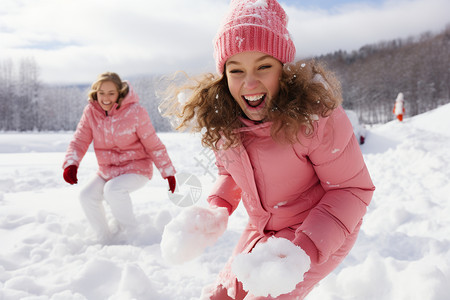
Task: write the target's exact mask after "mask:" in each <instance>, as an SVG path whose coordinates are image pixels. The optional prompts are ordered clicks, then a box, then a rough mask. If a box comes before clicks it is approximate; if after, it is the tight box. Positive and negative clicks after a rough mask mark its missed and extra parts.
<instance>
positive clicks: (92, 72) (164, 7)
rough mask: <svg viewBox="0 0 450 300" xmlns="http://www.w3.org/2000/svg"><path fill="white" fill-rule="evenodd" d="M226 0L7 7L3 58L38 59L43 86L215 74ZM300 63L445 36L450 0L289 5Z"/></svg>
mask: <svg viewBox="0 0 450 300" xmlns="http://www.w3.org/2000/svg"><path fill="white" fill-rule="evenodd" d="M227 6H228V0H195V1H185V0H165V1H153V0H147V1H144V0H127V1H117V0H113V1H101V0H66V1H60V0H2V5H1V7H0V52H1V58H2V59H4V58H12V59H13V60H14V61H16V60H20V59H21V58H23V57H29V56H32V57H35V59H36V61H37V63H38V65H39V66H40V69H41V78H42V80H43V81H45V82H50V83H56V82H87V83H89V82H91V81H92V80H93V79H95V78H96V76H97V74H98V73H101V72H103V71H106V70H110V71H116V72H118V73H119V74H121V76H122V77H126V76H131V75H134V74H144V73H159V74H160V73H171V72H174V71H176V70H186V71H188V72H191V73H197V72H205V71H214V62H213V56H212V50H213V48H212V39H213V37H214V35H215V33H216V30H217V28H218V26H219V24H220V21H221V18H222V17H223V14H224V13H225V11H226V9H227ZM285 8H286V11H287V13H288V15H289V20H290V21H289V29H290V31H291V33H292V35H293V37H294V42H295V44H296V46H297V53H298V56H308V55H312V54H322V53H326V52H331V51H334V50H338V49H345V50H353V49H358V48H359V47H361V46H362V45H364V44H367V43H374V42H377V41H380V40H389V39H393V38H397V37H407V36H409V35H412V34H420V33H422V32H424V31H427V30H440V29H443V28H444V26H445V24H446V22H450V20H449V17H448V11H450V2H449V1H448V0H401V1H393V0H390V1H385V2H384V3H383V4H381V5H378V6H373V5H372V6H369V5H346V6H340V7H339V8H338V9H336V8H334V9H333V11H331V12H329V11H325V10H319V9H317V10H314V11H307V10H301V9H300V8H296V7H293V6H286V5H285Z"/></svg>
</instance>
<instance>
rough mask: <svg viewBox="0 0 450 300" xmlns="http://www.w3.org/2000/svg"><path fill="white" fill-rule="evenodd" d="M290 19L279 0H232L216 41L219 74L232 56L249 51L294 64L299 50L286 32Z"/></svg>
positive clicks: (215, 55) (215, 53) (215, 57)
mask: <svg viewBox="0 0 450 300" xmlns="http://www.w3.org/2000/svg"><path fill="white" fill-rule="evenodd" d="M287 21H288V18H287V15H286V13H285V11H284V10H283V8H282V7H281V5H280V4H279V3H278V2H277V1H276V0H231V4H230V8H229V11H228V13H227V15H226V16H225V19H224V20H223V23H222V25H221V27H220V28H219V30H218V32H217V35H216V37H215V38H214V59H215V60H216V69H217V72H218V73H219V74H222V73H223V71H224V65H225V62H226V61H227V60H228V58H230V57H231V56H233V55H235V54H238V53H241V52H245V51H259V52H263V53H266V54H269V55H271V56H273V57H275V58H276V59H278V60H279V61H280V62H282V63H283V64H284V63H287V62H292V61H293V60H294V57H295V46H294V43H293V41H292V39H291V36H290V34H289V32H288V30H287V28H286V25H287Z"/></svg>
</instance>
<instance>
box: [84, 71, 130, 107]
mask: <svg viewBox="0 0 450 300" xmlns="http://www.w3.org/2000/svg"><path fill="white" fill-rule="evenodd" d="M106 81H111V82H112V83H114V85H115V86H116V88H117V91H118V92H119V97H118V99H117V103H118V105H117V109H119V108H120V106H121V105H122V101H123V99H124V98H125V96H126V95H127V94H128V92H129V90H130V88H129V86H128V83H127V82H126V81H122V79H120V76H119V75H118V74H117V73H114V72H104V73H102V74H100V75H98V77H97V80H96V81H95V82H94V83H93V84H92V85H91V89H90V91H89V93H88V96H89V98H88V101H98V100H97V92H98V90H99V89H100V86H101V85H102V83H103V82H106Z"/></svg>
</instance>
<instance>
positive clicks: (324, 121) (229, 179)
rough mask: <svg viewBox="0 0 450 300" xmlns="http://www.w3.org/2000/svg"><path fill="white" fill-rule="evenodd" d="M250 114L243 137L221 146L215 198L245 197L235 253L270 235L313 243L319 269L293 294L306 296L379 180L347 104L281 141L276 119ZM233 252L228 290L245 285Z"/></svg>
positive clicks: (353, 229)
mask: <svg viewBox="0 0 450 300" xmlns="http://www.w3.org/2000/svg"><path fill="white" fill-rule="evenodd" d="M242 121H243V122H244V124H245V125H246V126H245V127H242V128H241V129H240V133H241V136H242V140H243V142H242V145H239V146H237V147H233V148H229V149H226V150H219V151H218V152H216V159H217V162H216V164H217V167H218V170H219V179H218V181H217V183H216V185H215V186H214V188H213V190H212V192H211V195H210V196H209V197H208V201H209V202H210V205H216V206H221V207H227V208H228V209H229V212H230V214H231V213H232V212H233V211H234V210H235V209H236V207H237V206H238V204H239V202H240V200H241V199H242V202H243V204H244V206H245V208H246V210H247V213H248V215H249V222H248V225H247V227H246V229H245V230H244V233H243V234H242V236H241V238H240V241H239V243H238V245H237V246H236V248H235V251H234V254H233V255H237V254H239V253H242V252H249V251H251V249H252V248H253V247H254V246H255V244H256V243H258V242H261V241H265V240H266V239H267V238H268V237H270V236H276V237H284V238H287V239H289V240H291V241H293V242H294V243H295V244H296V245H298V246H300V247H301V248H302V249H303V250H305V252H306V253H307V254H308V255H309V256H310V258H311V261H312V265H311V269H310V271H309V272H307V273H306V274H305V280H304V282H302V283H300V284H299V285H298V286H297V289H296V291H294V292H293V293H291V294H290V295H291V296H290V297H292V296H296V297H299V299H302V297H303V296H304V295H306V294H307V293H308V292H309V290H311V289H312V287H313V286H314V285H315V284H316V283H317V282H318V281H320V279H322V278H323V277H325V276H326V275H327V274H328V273H330V272H331V271H332V270H333V269H334V268H336V266H337V265H338V264H339V263H340V262H341V261H342V260H343V259H344V257H345V256H346V255H347V254H348V252H349V251H350V249H351V247H352V246H353V244H354V242H355V240H356V237H357V234H358V231H359V227H360V225H361V221H362V218H363V216H364V214H365V213H366V208H367V205H369V202H370V200H371V198H372V194H373V191H374V189H375V187H374V185H373V183H372V181H371V178H370V175H369V173H368V170H367V168H366V165H365V163H364V160H363V156H362V153H361V150H360V148H359V144H358V142H357V140H356V138H355V136H354V134H353V130H352V125H351V123H350V121H349V120H348V118H347V116H346V114H345V112H344V110H343V109H342V107H339V108H337V109H335V110H334V112H333V113H332V114H331V115H330V116H329V117H326V118H320V119H319V120H318V121H316V124H315V132H314V134H313V135H312V136H310V137H305V136H300V137H299V139H300V143H295V144H282V143H277V142H275V141H274V140H273V139H272V138H271V136H270V126H271V123H262V124H257V125H255V124H253V122H252V121H249V120H242ZM232 259H233V258H231V259H230V261H229V263H228V264H227V266H226V267H225V269H224V270H223V271H222V273H221V274H220V276H219V282H218V285H222V286H223V287H225V288H227V289H228V294H230V293H231V294H232V293H236V292H238V288H237V287H236V284H237V282H236V280H235V277H234V275H233V274H232V273H231V269H230V264H231V261H232ZM246 299H247V298H246ZM283 299H284V298H283ZM287 299H291V298H289V296H288V298H287Z"/></svg>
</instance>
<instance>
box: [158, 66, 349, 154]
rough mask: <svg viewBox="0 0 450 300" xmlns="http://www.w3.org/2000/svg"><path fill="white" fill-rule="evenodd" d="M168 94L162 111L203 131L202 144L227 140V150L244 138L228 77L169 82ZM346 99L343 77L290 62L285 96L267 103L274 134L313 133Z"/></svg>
mask: <svg viewBox="0 0 450 300" xmlns="http://www.w3.org/2000/svg"><path fill="white" fill-rule="evenodd" d="M224 73H225V72H224ZM166 92H167V93H166V95H167V97H166V98H165V100H164V101H163V102H162V103H161V105H160V111H161V112H162V113H163V115H164V116H168V117H171V118H172V121H175V125H174V127H175V129H177V130H184V129H190V130H191V131H193V132H201V133H202V144H203V145H204V146H207V147H210V148H212V149H214V150H217V149H218V145H217V142H218V141H219V140H220V139H222V138H223V139H224V142H225V143H224V145H223V146H224V147H225V148H227V147H230V146H233V145H236V144H237V143H239V142H240V134H239V133H238V131H237V130H236V129H238V128H240V127H242V126H243V124H242V122H241V121H240V120H239V117H240V116H244V112H243V111H242V109H241V108H240V106H239V105H238V103H237V102H236V101H235V100H234V99H233V97H232V96H231V93H230V91H229V89H228V83H227V77H226V76H225V75H221V76H219V75H214V74H211V73H207V74H205V75H203V76H201V77H200V78H188V82H187V83H186V84H184V85H182V86H181V87H177V86H169V88H168V89H167V91H166ZM183 97H185V98H187V99H182V98H183ZM341 103H342V96H341V87H340V84H339V81H338V80H337V79H336V77H335V76H334V74H333V73H331V72H330V71H327V70H326V69H325V68H324V66H323V65H322V64H320V63H318V62H316V61H314V60H311V61H299V62H296V63H293V64H286V65H284V66H283V71H282V75H281V78H280V91H279V94H278V95H277V97H274V98H273V99H272V101H270V103H269V105H268V107H266V109H267V118H266V121H270V122H272V126H271V136H272V138H273V139H274V140H277V141H280V142H283V141H284V142H289V143H294V142H298V141H299V140H298V135H299V133H300V132H303V133H304V134H305V135H307V136H308V135H312V134H313V132H314V126H313V124H314V121H315V120H317V119H318V117H319V116H322V117H326V116H328V115H329V114H330V113H331V112H332V111H333V110H334V109H335V108H337V107H338V106H339V105H340V104H341Z"/></svg>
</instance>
